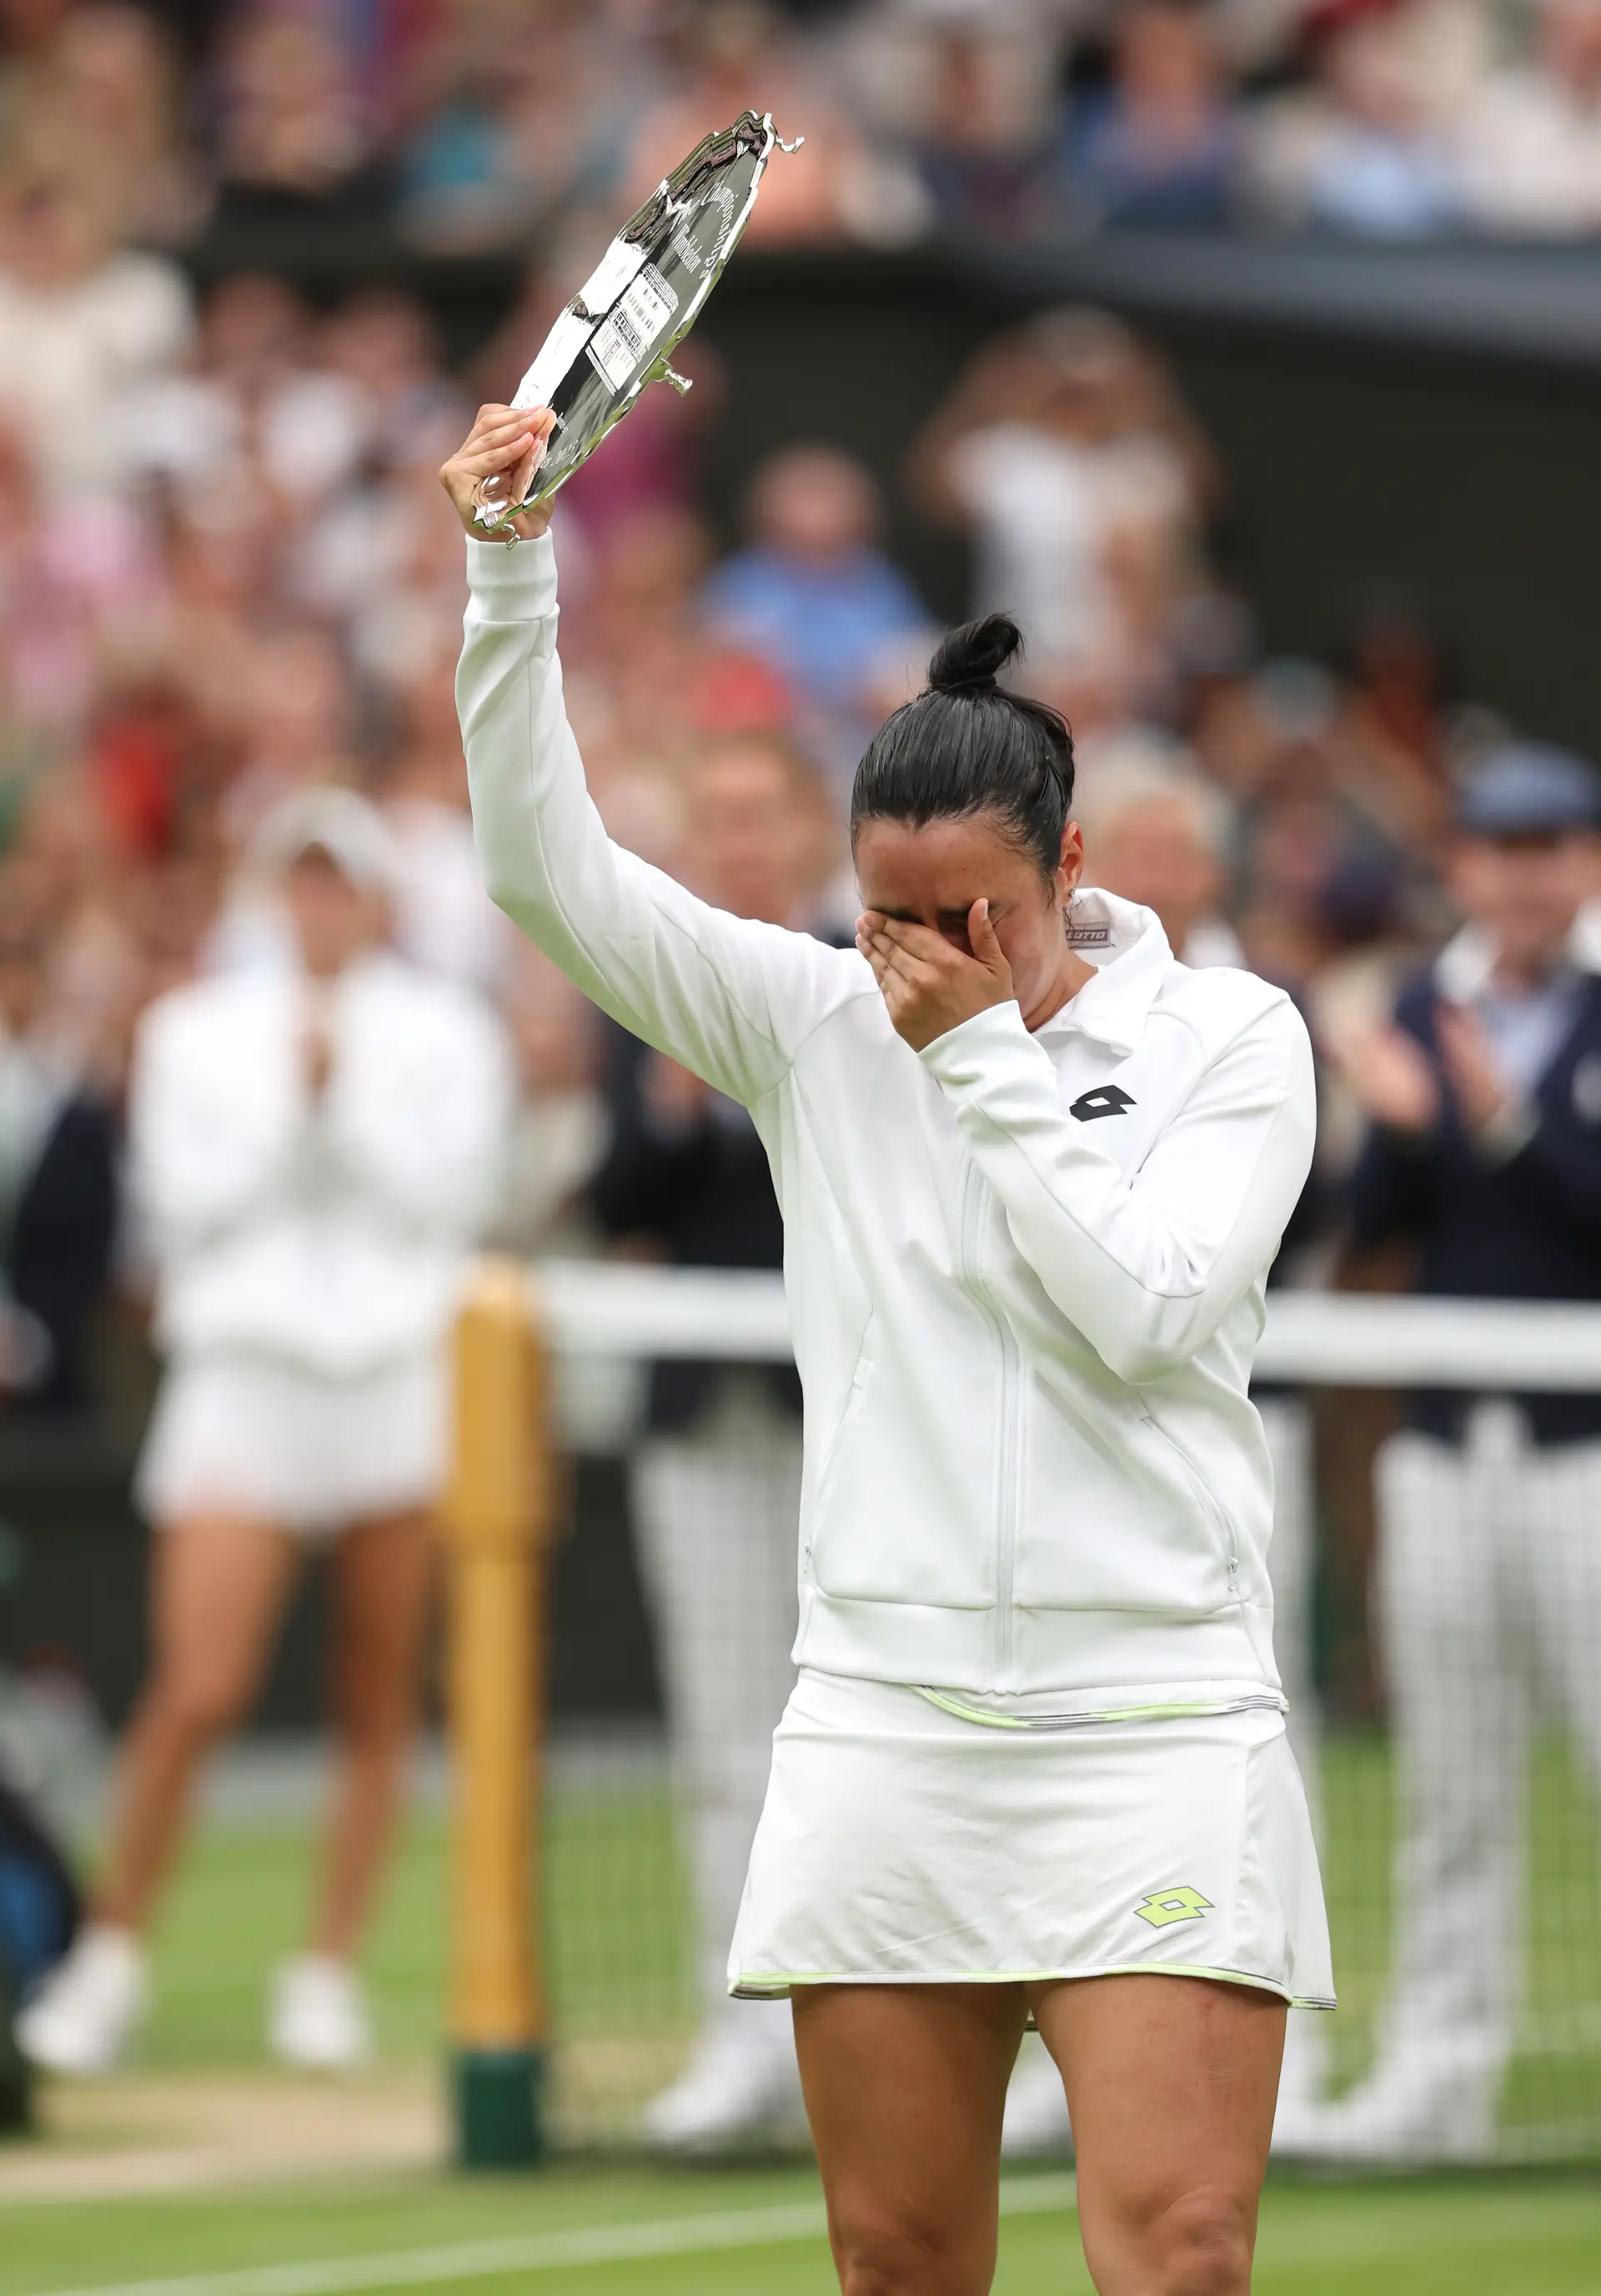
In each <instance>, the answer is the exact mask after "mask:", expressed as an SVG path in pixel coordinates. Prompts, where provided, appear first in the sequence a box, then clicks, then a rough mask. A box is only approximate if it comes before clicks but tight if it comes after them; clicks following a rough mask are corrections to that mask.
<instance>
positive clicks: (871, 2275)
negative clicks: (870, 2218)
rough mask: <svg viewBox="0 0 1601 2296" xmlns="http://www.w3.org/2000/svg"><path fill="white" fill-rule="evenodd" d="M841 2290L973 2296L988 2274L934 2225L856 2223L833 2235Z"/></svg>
mask: <svg viewBox="0 0 1601 2296" xmlns="http://www.w3.org/2000/svg"><path fill="white" fill-rule="evenodd" d="M835 2257H836V2261H837V2264H838V2267H839V2285H840V2290H841V2296H977V2292H979V2291H981V2290H983V2289H985V2288H987V2287H988V2286H989V2284H990V2282H989V2276H988V2275H987V2274H985V2273H984V2272H981V2271H978V2270H976V2263H975V2259H973V2258H972V2257H971V2256H970V2255H968V2254H967V2253H966V2252H965V2251H964V2248H963V2246H962V2245H960V2244H959V2243H956V2242H955V2241H953V2240H952V2239H950V2238H948V2237H947V2236H945V2235H943V2234H942V2233H941V2232H940V2231H939V2230H937V2229H936V2228H935V2227H934V2226H916V2225H873V2224H859V2225H854V2226H850V2227H849V2228H848V2229H847V2230H846V2231H845V2232H844V2233H842V2234H839V2235H837V2236H836V2240H835Z"/></svg>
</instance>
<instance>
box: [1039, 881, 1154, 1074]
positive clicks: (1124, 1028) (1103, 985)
mask: <svg viewBox="0 0 1601 2296" xmlns="http://www.w3.org/2000/svg"><path fill="white" fill-rule="evenodd" d="M1067 931H1068V934H1069V937H1070V938H1071V939H1072V941H1073V945H1074V949H1075V950H1076V951H1077V953H1078V955H1080V956H1082V958H1083V960H1084V962H1085V964H1091V965H1093V966H1094V967H1095V972H1094V974H1093V976H1092V977H1091V978H1090V980H1086V981H1085V983H1084V985H1083V987H1082V988H1081V989H1080V990H1079V992H1078V995H1077V996H1074V997H1071V998H1070V999H1069V1000H1068V1002H1067V1003H1066V1005H1063V1006H1062V1008H1061V1011H1060V1012H1059V1013H1052V1014H1051V1016H1050V1020H1049V1021H1042V1022H1041V1025H1040V1026H1039V1028H1038V1029H1035V1031H1034V1035H1035V1037H1037V1038H1038V1039H1039V1040H1040V1041H1041V1042H1042V1043H1043V1042H1049V1041H1050V1040H1051V1039H1052V1038H1054V1037H1058V1036H1066V1035H1077V1036H1081V1037H1094V1038H1095V1039H1096V1041H1097V1042H1098V1043H1099V1044H1103V1045H1105V1046H1107V1049H1108V1050H1109V1051H1111V1052H1115V1053H1125V1054H1126V1053H1131V1052H1132V1051H1133V1050H1134V1047H1135V1046H1136V1045H1138V1044H1139V1039H1140V1037H1142V1036H1143V1035H1144V1033H1145V1024H1146V1021H1147V1020H1148V1018H1149V1015H1150V1009H1151V1006H1152V1005H1153V1004H1154V1003H1155V1002H1156V996H1157V994H1158V992H1159V991H1160V989H1161V988H1162V986H1163V984H1164V981H1165V980H1166V979H1167V977H1168V975H1169V973H1170V972H1172V968H1173V962H1174V959H1173V953H1172V949H1171V948H1169V947H1168V945H1167V935H1166V934H1165V933H1164V931H1163V930H1162V927H1161V924H1160V922H1158V920H1157V918H1156V913H1155V911H1154V910H1151V909H1142V908H1139V906H1137V905H1136V904H1135V903H1134V902H1132V901H1123V900H1120V899H1119V898H1118V897H1117V895H1116V894H1115V893H1106V892H1102V891H1101V890H1100V889H1099V887H1098V886H1082V887H1081V888H1080V890H1078V891H1077V892H1076V893H1075V894H1074V897H1073V900H1072V904H1071V906H1069V908H1068V911H1067Z"/></svg>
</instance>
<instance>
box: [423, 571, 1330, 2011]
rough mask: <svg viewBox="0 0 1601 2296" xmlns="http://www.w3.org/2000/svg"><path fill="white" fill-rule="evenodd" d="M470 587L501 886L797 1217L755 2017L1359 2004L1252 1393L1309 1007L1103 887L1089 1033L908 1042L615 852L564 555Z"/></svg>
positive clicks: (787, 1215) (469, 746)
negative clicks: (800, 1433) (794, 1604)
mask: <svg viewBox="0 0 1601 2296" xmlns="http://www.w3.org/2000/svg"><path fill="white" fill-rule="evenodd" d="M468 561H469V578H470V585H471V590H472V597H471V602H470V605H469V608H468V614H467V625H466V641H465V644H464V648H463V652H462V664H461V669H460V672H459V676H458V681H457V699H458V702H459V705H460V709H461V715H462V731H463V735H464V738H465V742H466V750H467V761H468V771H469V778H470V783H471V789H472V800H473V816H474V826H475V832H476V834H477V837H478V849H479V853H480V856H481V857H482V860H483V863H484V867H485V873H486V879H487V881H488V884H489V889H490V891H491V892H492V894H493V895H494V898H495V899H496V900H497V901H498V902H499V903H500V904H501V906H502V907H503V908H504V909H506V911H507V912H508V914H510V915H511V916H512V917H513V918H514V919H515V921H516V922H518V923H519V925H521V926H522V928H523V929H524V930H525V931H527V933H528V934H529V935H530V936H531V937H532V938H533V939H535V940H536V941H537V942H538V943H539V944H540V945H541V947H543V948H544V949H545V950H546V951H547V952H548V953H549V954H550V955H551V957H552V958H553V959H554V960H555V961H556V962H557V963H558V964H560V965H561V966H562V967H563V968H564V970H565V971H567V972H568V973H569V974H570V975H571V977H572V978H573V979H574V980H576V982H577V983H578V985H579V987H580V988H583V989H584V990H585V991H586V992H587V993H588V994H589V995H590V996H592V997H594V999H595V1000H596V1002H597V1003H598V1004H600V1005H601V1006H602V1007H603V1009H604V1010H606V1011H607V1012H609V1013H611V1014H612V1015H613V1016H614V1018H616V1019H617V1020H618V1021H622V1022H623V1024H624V1025H625V1026H626V1027H628V1028H631V1029H634V1030H635V1031H637V1033H638V1034H640V1035H641V1037H644V1038H645V1039H646V1040H647V1041H648V1042H649V1043H650V1044H652V1045H654V1046H658V1047H659V1048H660V1049H661V1050H663V1051H665V1052H666V1053H669V1054H671V1055H672V1056H673V1057H674V1059H676V1060H679V1061H682V1062H683V1063H684V1064H685V1065H686V1066H687V1067H689V1068H690V1069H692V1070H694V1071H695V1072H696V1073H697V1074H698V1075H699V1076H701V1077H704V1078H706V1079H707V1081H708V1082H709V1083H710V1084H712V1085H713V1086H714V1087H715V1089H717V1090H718V1091H721V1092H723V1093H726V1094H728V1095H730V1096H731V1097H732V1098H734V1099H736V1100H739V1101H740V1102H742V1103H744V1105H745V1106H747V1108H748V1109H749V1110H750V1111H751V1114H752V1117H753V1119H754V1120H755V1122H756V1128H757V1129H758V1131H759V1132H760V1134H761V1136H762V1139H763V1141H764V1144H765V1146H766V1149H767V1152H768V1155H769V1157H770V1159H771V1160H772V1169H773V1176H774V1180H775V1183H776V1185H777V1188H778V1193H779V1200H780V1204H781V1206H782V1208H783V1212H784V1220H785V1238H786V1242H785V1281H786V1289H787V1293H788V1302H789V1309H790V1317H791V1323H792V1326H793V1330H794V1336H795V1348H796V1364H797V1365H798V1368H799V1371H800V1374H801V1380H802V1384H803V1387H804V1390H805V1475H804V1479H803V1489H802V1497H801V1521H800V1555H799V1594H800V1631H799V1635H798V1637H797V1639H796V1652H795V1655H796V1661H797V1662H798V1664H799V1665H800V1667H801V1669H802V1676H801V1679H800V1682H799V1685H798V1686H797V1688H796V1693H795V1695H794V1697H793V1699H792V1700H791V1702H790V1705H789V1708H788V1712H787V1714H786V1716H785V1718H784V1720H783V1722H782V1724H781V1725H780V1729H779V1732H778V1734H777V1738H776V1741H775V1760H774V1767H773V1774H772V1784H771V1786H770V1789H769V1794H768V1800H767V1806H766V1808H765V1811H764V1816H763V1819H762V1824H761V1827H760V1829H759V1832H758V1834H757V1838H756V1847H755V1850H754V1852H753V1856H752V1860H751V1867H750V1874H749V1878H748V1881H747V1888H746V1892H745V1899H744V1905H743V1907H742V1910H741V1913H740V1916H739V1928H738V1932H737V1935H736V1938H735V1940H734V1952H733V1959H732V1964H731V1980H732V1982H733V1984H734V1986H735V1988H736V1989H737V1990H739V1991H741V1992H756V1993H773V1992H782V1991H784V1990H786V1989H788V1987H789V1986H790V1985H792V1984H795V1983H806V1982H826V1981H828V1980H839V1979H845V1978H850V1979H856V1980H866V1981H913V1980H939V1979H949V1978H965V1979H973V1980H994V1979H1015V1978H1018V1977H1022V1976H1048V1975H1061V1976H1087V1975H1091V1974H1095V1973H1098V1972H1110V1971H1114V1970H1126V1969H1132V1968H1157V1969H1168V1970H1178V1969H1183V1970H1185V1971H1187V1972H1190V1973H1196V1972H1200V1973H1203V1974H1205V1975H1208V1976H1213V1977H1218V1978H1224V1979H1231V1980H1239V1981H1243V1982H1246V1983H1248V1984H1255V1985H1259V1986H1262V1987H1265V1988H1267V1989H1270V1990H1272V1991H1274V1992H1277V1993H1279V1994H1282V1995H1284V1996H1285V1997H1289V1998H1295V1999H1299V2000H1303V2001H1307V2002H1318V2003H1322V2004H1327V2003H1328V2002H1329V2001H1331V2000H1332V1994H1333V1988H1332V1984H1331V1981H1330V1978H1329V1972H1328V1946H1327V1932H1326V1929H1325V1924H1324V1917H1323V1909H1322V1902H1321V1895H1320V1891H1319V1885H1318V1881H1317V1865H1316V1856H1315V1852H1314V1850H1313V1847H1312V1841H1311V1826H1310V1824H1309V1821H1308V1818H1307V1813H1306V1806H1305V1801H1304V1798H1303V1794H1302V1792H1301V1787H1300V1782H1299V1780H1298V1778H1297V1777H1296V1775H1295V1767H1294V1763H1293V1761H1292V1759H1291V1758H1290V1756H1289V1752H1288V1749H1287V1743H1286V1742H1285V1738H1284V1725H1283V1711H1282V1704H1283V1702H1282V1694H1281V1692H1280V1689H1279V1683H1278V1673H1277V1670H1276V1668H1275V1666H1274V1661H1273V1653H1272V1600H1271V1595H1270V1588H1269V1584H1268V1574H1267V1565H1266V1552H1267V1543H1268V1538H1269V1536H1270V1529H1271V1524H1272V1474H1271V1468H1270V1462H1269V1458H1268V1452H1267V1446H1266V1443H1265V1441H1264V1439H1263V1436H1262V1424H1261V1422H1260V1420H1259V1418H1258V1416H1257V1415H1256V1412H1255V1410H1254V1408H1253V1406H1252V1405H1251V1402H1250V1400H1249V1397H1248V1395H1247V1392H1246V1390H1247V1387H1248V1383H1249V1379H1250V1369H1251V1358H1252V1355H1253V1351H1254V1347H1255V1343H1256V1340H1257V1337H1258V1335H1259V1333H1260V1332H1261V1328H1262V1295H1263V1288H1264V1283H1265V1278H1266V1273H1267V1269H1268V1267H1269V1266H1270V1262H1271V1260H1272V1258H1273V1255H1274V1253H1275V1251H1276V1250H1277V1248H1278V1239H1279V1236H1280V1234H1282V1232H1283V1228H1284V1226H1285V1223H1286V1221H1287V1218H1288V1217H1289V1214H1290V1211H1291V1210H1292V1209H1293V1207H1294V1205H1295V1201H1296V1199H1297V1197H1298V1195H1299V1193H1300V1191H1301V1187H1302V1185H1303V1181H1304V1179H1305V1177H1306V1172H1307V1168H1308V1165H1309V1162H1310V1160H1311V1147H1312V1139H1313V1132H1314V1123H1315V1111H1314V1106H1313V1087H1312V1073H1311V1050H1310V1047H1309V1046H1308V1044H1307V1040H1306V1032H1305V1030H1304V1029H1303V1026H1302V1023H1301V1021H1300V1019H1299V1017H1298V1015H1297V1014H1296V1013H1295V1008H1294V1006H1293V1005H1291V1004H1290V1002H1289V1000H1288V999H1287V997H1286V996H1284V995H1283V994H1282V993H1281V992H1280V991H1278V990H1277V989H1275V988H1270V986H1269V985H1268V984H1267V983H1265V982H1263V981H1261V980H1255V979H1254V978H1253V977H1252V976H1251V975H1250V974H1248V973H1245V972H1237V971H1232V970H1229V969H1228V968H1226V967H1225V968H1215V969H1212V970H1208V971H1206V972H1192V971H1190V970H1189V968H1188V967H1187V966H1185V965H1182V964H1179V963H1178V962H1177V960H1176V959H1175V958H1174V957H1173V955H1172V952H1171V951H1170V950H1169V948H1168V947H1167V943H1166V941H1165V939H1164V936H1163V932H1162V928H1161V926H1160V924H1159V923H1158V922H1157V920H1156V918H1155V917H1154V916H1153V915H1152V914H1150V913H1149V912H1148V911H1147V910H1144V909H1139V908H1136V907H1134V906H1131V904H1129V903H1127V902H1123V901H1119V900H1116V899H1115V898H1112V897H1111V896H1110V895H1107V894H1103V893H1086V894H1082V895H1081V896H1080V897H1078V898H1077V899H1075V901H1074V906H1073V908H1072V911H1071V912H1070V916H1069V921H1068V929H1069V931H1070V934H1071V936H1072V938H1073V940H1074V945H1075V946H1076V947H1078V949H1079V950H1080V952H1081V953H1082V955H1084V957H1085V958H1086V959H1087V960H1088V961H1089V963H1090V964H1091V965H1092V966H1093V967H1094V968H1095V970H1094V975H1093V978H1092V979H1091V980H1090V981H1089V982H1088V983H1087V984H1086V986H1085V987H1084V988H1082V989H1081V990H1080V991H1079V993H1078V995H1077V996H1074V998H1073V999H1072V1000H1071V1002H1070V1003H1069V1004H1068V1005H1066V1006H1064V1007H1063V1008H1062V1010H1061V1011H1060V1012H1058V1013H1055V1014H1053V1015H1052V1016H1051V1018H1050V1020H1049V1021H1046V1022H1045V1023H1044V1024H1043V1025H1042V1026H1041V1028H1040V1029H1037V1030H1035V1031H1033V1033H1031V1032H1030V1031H1029V1030H1028V1029H1025V1027H1024V1025H1023V1021H1022V1016H1021V1014H1020V1013H1019V1011H1018V1008H1017V1005H1016V1004H1015V1003H1011V1004H1007V1005H1001V1006H997V1007H994V1008H992V1009H991V1010H989V1011H987V1012H984V1013H979V1014H978V1015H976V1017H975V1018H974V1019H973V1020H970V1021H965V1022H963V1023H962V1024H961V1025H960V1027H958V1028H955V1029H952V1030H950V1031H949V1032H948V1034H946V1035H945V1036H943V1037H939V1038H937V1039H936V1040H935V1043H933V1044H931V1045H929V1046H927V1047H926V1048H925V1049H924V1050H923V1052H922V1053H920V1054H919V1053H915V1052H913V1051H912V1050H911V1047H910V1046H907V1045H906V1044H905V1043H903V1040H902V1039H901V1038H900V1037H898V1036H896V1034H895V1033H894V1029H892V1027H891V1026H890V1023H889V1020H888V1016H887V1014H886V1011H885V1008H884V1003H883V999H882V997H881V996H880V995H879V992H878V984H877V982H876V981H875V980H874V979H873V976H872V972H871V970H870V967H869V966H868V965H867V964H866V963H865V962H864V961H863V960H862V957H861V956H859V955H857V954H856V952H855V951H854V950H839V949H834V948H830V947H826V946H825V945H824V944H822V943H821V942H819V941H816V940H813V939H810V938H809V937H808V936H807V935H805V934H803V933H794V932H788V931H783V930H782V929H780V928H779V927H776V926H772V925H765V924H760V923H755V922H749V921H747V920H743V919H739V918H736V917H732V916H730V915H728V914H725V913H724V912H723V911H720V910H717V909H714V908H711V907H709V906H707V904H706V903H705V902H703V901H700V900H698V899H697V898H695V897H694V896H693V895H692V894H691V893H690V892H689V891H688V890H686V889H685V888H684V887H683V886H682V885H680V884H678V883H677V882H676V881H674V879H672V878H670V877H668V876H666V875H665V874H664V873H662V872H660V871H659V870H656V869H653V868H651V867H649V865H647V864H645V863H644V862H642V861H641V860H639V859H638V858H637V857H634V856H633V855H632V854H629V853H627V852H625V851H624V850H622V849H620V848H618V847H617V846H616V845H614V844H613V843H611V841H610V840H609V838H608V837H607V835H606V832H605V830H604V828H603V826H602V824H601V823H600V818H599V816H598V815H597V814H596V812H595V810H594V808H593V806H592V804H591V802H590V800H589V797H588V792H587V791H586V789H585V786H584V771H583V766H582V762H581V760H580V758H579V756H578V752H577V749H576V744H575V742H574V740H573V737H572V734H571V731H570V729H569V727H568V723H567V719H566V715H565V711H564V709H563V707H562V698H561V675H560V664H559V662H558V660H557V657H556V650H555V639H556V578H555V558H554V553H553V551H552V548H551V543H550V540H549V538H548V537H546V538H543V539H542V540H540V541H538V542H536V543H534V544H531V545H523V546H522V547H520V548H518V549H516V550H511V551H508V550H506V549H505V548H503V547H502V546H501V545H496V544H488V543H479V542H470V543H469V545H468ZM730 1631H731V1635H732V1634H733V1633H735V1632H737V1622H736V1621H731V1622H730Z"/></svg>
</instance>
